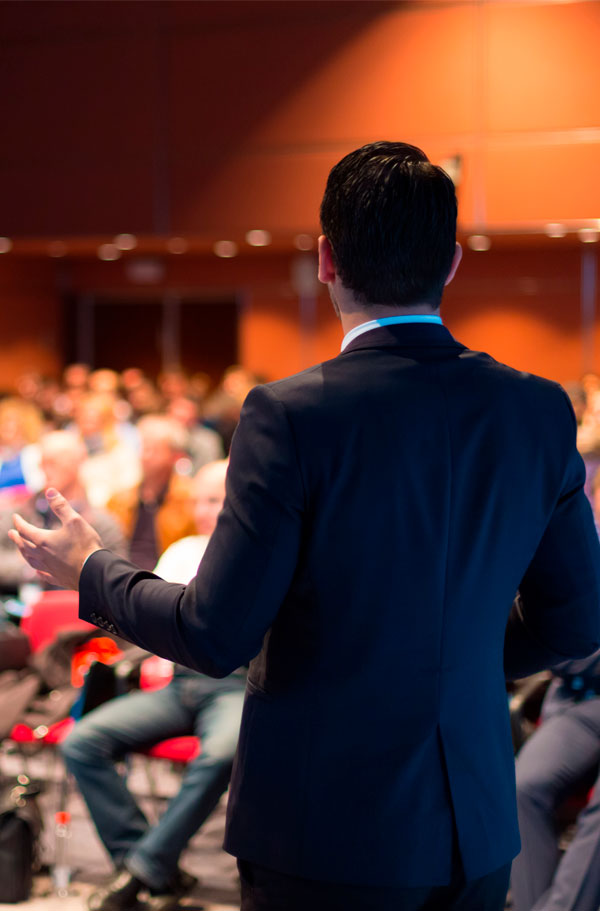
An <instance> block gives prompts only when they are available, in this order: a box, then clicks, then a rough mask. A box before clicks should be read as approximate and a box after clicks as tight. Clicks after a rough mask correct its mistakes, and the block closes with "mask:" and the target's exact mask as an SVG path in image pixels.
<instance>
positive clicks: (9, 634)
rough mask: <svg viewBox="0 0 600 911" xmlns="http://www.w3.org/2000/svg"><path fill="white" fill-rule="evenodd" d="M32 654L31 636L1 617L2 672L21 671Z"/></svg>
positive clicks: (0, 652) (0, 650) (0, 653)
mask: <svg viewBox="0 0 600 911" xmlns="http://www.w3.org/2000/svg"><path fill="white" fill-rule="evenodd" d="M30 654H31V646H30V644H29V636H26V635H25V633H24V632H23V630H22V629H19V627H18V626H15V625H14V623H11V622H10V620H5V619H4V618H3V617H0V671H10V670H15V671H19V670H21V668H23V667H25V666H26V665H27V661H28V659H29V656H30Z"/></svg>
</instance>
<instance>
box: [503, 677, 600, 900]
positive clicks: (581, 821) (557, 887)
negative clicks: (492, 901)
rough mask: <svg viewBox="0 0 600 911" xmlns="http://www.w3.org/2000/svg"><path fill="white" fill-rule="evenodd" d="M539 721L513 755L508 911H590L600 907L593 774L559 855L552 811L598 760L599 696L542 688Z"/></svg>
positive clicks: (598, 818)
mask: <svg viewBox="0 0 600 911" xmlns="http://www.w3.org/2000/svg"><path fill="white" fill-rule="evenodd" d="M543 719H544V720H543V723H542V724H541V726H540V727H539V728H538V729H537V730H536V731H535V732H534V733H533V735H532V736H531V737H530V739H529V740H527V741H526V743H525V744H524V746H523V748H522V749H521V751H520V753H519V755H518V756H517V805H518V810H519V827H520V829H521V841H522V848H521V853H520V854H519V856H518V857H516V858H515V860H514V862H513V868H512V880H511V891H512V898H513V904H514V908H515V911H597V909H598V907H599V906H600V779H599V780H597V781H596V785H595V787H594V789H593V792H592V795H591V798H590V800H589V802H588V804H587V806H586V807H585V809H584V810H582V812H581V813H580V814H579V817H578V819H577V828H576V830H575V834H574V836H573V838H572V840H571V842H570V843H569V846H568V848H567V850H566V851H565V852H564V854H562V855H561V852H560V850H559V836H558V829H557V824H556V816H555V811H556V809H557V808H558V807H559V806H560V804H561V803H562V802H563V801H564V800H565V798H567V797H569V795H570V794H572V793H573V792H576V791H577V789H578V788H581V787H582V785H583V784H585V785H589V777H590V774H591V775H592V776H593V775H594V774H595V770H596V769H597V767H598V763H599V762H600V698H598V697H596V698H594V699H590V700H586V701H584V702H574V701H573V700H572V699H570V698H567V697H561V694H560V689H559V690H555V689H554V687H553V691H552V692H549V694H548V696H547V697H546V701H545V702H544V714H543Z"/></svg>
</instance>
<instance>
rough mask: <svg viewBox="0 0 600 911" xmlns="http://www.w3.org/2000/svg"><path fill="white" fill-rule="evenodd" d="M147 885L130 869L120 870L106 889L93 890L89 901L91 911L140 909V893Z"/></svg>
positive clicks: (131, 910) (133, 910)
mask: <svg viewBox="0 0 600 911" xmlns="http://www.w3.org/2000/svg"><path fill="white" fill-rule="evenodd" d="M146 888H147V886H145V885H144V883H143V882H142V881H141V880H140V879H138V878H137V877H136V876H132V875H131V873H129V871H128V870H120V871H119V872H118V873H116V874H115V876H114V877H113V878H112V880H111V881H110V882H109V884H108V885H107V886H105V888H104V889H99V890H98V891H97V892H92V894H91V895H90V897H89V898H88V901H87V906H88V909H89V911H139V909H141V908H142V903H141V902H140V900H139V899H138V894H139V892H140V891H141V890H142V889H146Z"/></svg>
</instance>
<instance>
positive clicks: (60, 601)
mask: <svg viewBox="0 0 600 911" xmlns="http://www.w3.org/2000/svg"><path fill="white" fill-rule="evenodd" d="M78 612H79V592H73V591H63V590H62V589H60V590H54V591H47V592H42V594H41V595H40V597H39V598H38V599H37V601H34V602H33V603H32V604H31V605H30V607H29V611H28V612H27V614H25V616H24V617H23V619H22V620H21V629H22V630H23V631H24V632H25V633H27V635H28V636H29V641H30V643H31V651H32V652H37V651H39V650H40V649H42V648H43V647H44V646H45V645H47V644H48V643H49V642H51V641H52V639H54V637H55V636H56V634H57V633H58V632H59V631H60V630H65V629H95V627H94V626H92V624H91V623H87V622H86V621H85V620H80V619H79V615H78Z"/></svg>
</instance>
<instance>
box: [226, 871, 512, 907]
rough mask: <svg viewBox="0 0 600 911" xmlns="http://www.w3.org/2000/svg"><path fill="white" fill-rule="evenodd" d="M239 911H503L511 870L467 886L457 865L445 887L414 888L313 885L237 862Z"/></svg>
mask: <svg viewBox="0 0 600 911" xmlns="http://www.w3.org/2000/svg"><path fill="white" fill-rule="evenodd" d="M238 869H239V872H240V880H241V884H242V906H241V909H240V911H283V909H285V911H503V909H504V903H505V900H506V892H507V889H508V880H509V876H510V864H507V865H506V866H503V867H500V869H499V870H495V871H494V872H493V873H489V874H488V875H487V876H482V877H481V878H480V879H474V880H471V881H467V880H465V878H464V874H463V872H462V865H461V864H460V863H459V864H458V865H457V872H456V874H455V876H454V877H453V880H452V882H451V883H450V885H448V886H433V887H432V886H422V887H419V888H403V887H401V886H398V887H394V886H391V887H377V886H357V885H351V884H349V883H328V882H318V881H316V880H311V879H303V878H301V877H298V876H288V875H287V874H285V873H278V872H277V871H275V870H268V869H267V868H266V867H261V866H259V865H258V864H254V863H250V862H248V861H244V860H238Z"/></svg>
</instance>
